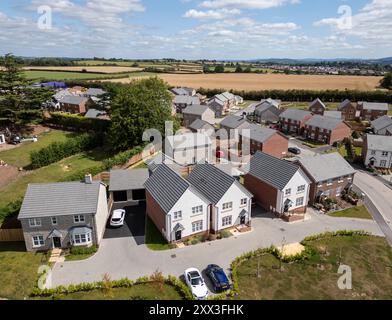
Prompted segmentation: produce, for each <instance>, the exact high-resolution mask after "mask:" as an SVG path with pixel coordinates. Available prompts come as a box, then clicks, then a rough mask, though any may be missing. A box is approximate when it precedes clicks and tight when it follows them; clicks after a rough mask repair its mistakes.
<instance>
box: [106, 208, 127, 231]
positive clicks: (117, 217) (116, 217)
mask: <svg viewBox="0 0 392 320" xmlns="http://www.w3.org/2000/svg"><path fill="white" fill-rule="evenodd" d="M124 218H125V210H124V209H118V210H114V211H113V214H112V216H111V218H110V225H111V226H112V227H121V226H123V225H124Z"/></svg>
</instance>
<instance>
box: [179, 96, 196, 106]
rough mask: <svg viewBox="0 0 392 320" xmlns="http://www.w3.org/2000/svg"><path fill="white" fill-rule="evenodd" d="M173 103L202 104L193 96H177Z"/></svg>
mask: <svg viewBox="0 0 392 320" xmlns="http://www.w3.org/2000/svg"><path fill="white" fill-rule="evenodd" d="M173 102H174V103H175V104H187V105H191V104H200V99H199V98H198V97H191V96H175V97H174V100H173Z"/></svg>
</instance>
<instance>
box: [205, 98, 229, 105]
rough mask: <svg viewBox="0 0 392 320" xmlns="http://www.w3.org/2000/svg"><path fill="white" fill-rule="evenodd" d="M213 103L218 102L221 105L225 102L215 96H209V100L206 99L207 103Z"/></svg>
mask: <svg viewBox="0 0 392 320" xmlns="http://www.w3.org/2000/svg"><path fill="white" fill-rule="evenodd" d="M213 103H217V104H219V105H221V106H223V105H224V104H225V102H224V101H222V100H220V99H218V98H217V97H216V96H215V97H213V98H211V99H210V100H208V105H210V104H213Z"/></svg>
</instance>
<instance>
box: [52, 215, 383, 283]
mask: <svg viewBox="0 0 392 320" xmlns="http://www.w3.org/2000/svg"><path fill="white" fill-rule="evenodd" d="M252 227H253V231H251V232H248V233H245V234H242V235H239V236H236V237H231V238H227V239H222V240H216V241H212V242H205V243H200V244H197V245H193V246H188V247H185V248H181V249H172V250H167V251H151V250H149V249H148V248H147V247H146V245H145V244H138V243H137V241H135V239H134V238H131V237H126V238H112V239H103V240H102V242H101V245H100V248H99V250H98V252H97V253H96V254H95V255H94V256H93V257H91V258H89V259H87V260H83V261H69V262H63V263H57V264H56V265H55V266H54V268H53V274H52V285H51V286H52V287H56V286H59V285H69V284H77V283H80V282H92V281H100V280H102V276H103V275H104V274H105V273H108V274H109V275H110V277H111V278H112V279H113V280H114V279H121V278H124V277H128V278H130V279H136V278H138V277H141V276H145V275H151V274H152V273H153V272H154V271H156V270H157V269H158V270H159V271H161V272H162V273H163V274H165V275H169V274H170V275H174V276H177V277H178V276H180V275H182V274H183V272H184V270H185V269H186V268H189V267H196V268H199V269H200V270H203V269H204V268H205V267H206V266H207V265H208V264H211V263H215V264H218V265H220V266H222V267H223V268H224V269H226V270H227V271H229V267H230V264H231V262H232V261H233V260H234V258H235V257H237V256H240V255H241V254H243V253H246V252H248V251H251V250H255V249H258V248H265V247H269V246H270V245H276V246H281V245H282V242H283V241H284V243H286V244H288V243H293V242H299V241H301V240H302V239H303V238H305V237H306V236H309V235H313V234H317V233H323V232H326V231H337V230H366V231H368V232H371V233H372V234H375V235H379V236H382V235H383V233H382V231H381V230H380V228H379V227H378V225H377V223H375V222H374V221H372V220H365V219H347V218H333V217H329V216H325V215H320V214H317V213H312V214H311V218H310V219H309V220H306V221H303V222H297V223H293V224H289V223H286V222H284V221H282V220H280V219H277V218H274V217H273V216H271V215H270V214H263V215H258V216H256V217H254V218H253V219H252Z"/></svg>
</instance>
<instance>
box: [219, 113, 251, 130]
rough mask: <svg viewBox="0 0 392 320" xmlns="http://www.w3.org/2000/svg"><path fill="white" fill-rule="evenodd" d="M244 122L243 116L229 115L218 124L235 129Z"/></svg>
mask: <svg viewBox="0 0 392 320" xmlns="http://www.w3.org/2000/svg"><path fill="white" fill-rule="evenodd" d="M246 122H247V121H246V119H244V117H240V116H235V115H229V116H227V117H225V118H224V119H223V120H222V121H221V123H220V125H221V126H223V127H226V128H230V129H237V128H238V127H239V126H241V125H242V124H244V123H246Z"/></svg>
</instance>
